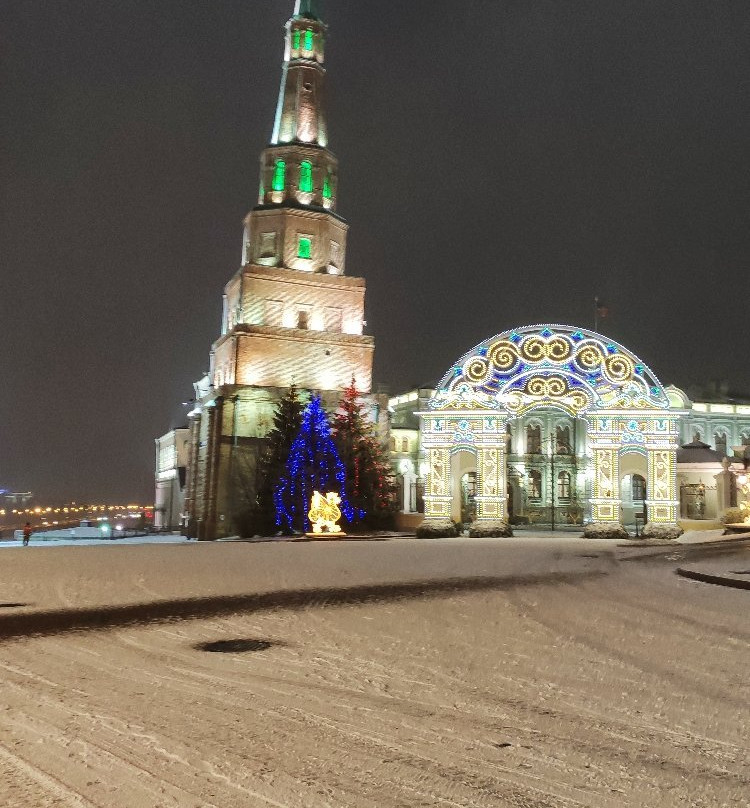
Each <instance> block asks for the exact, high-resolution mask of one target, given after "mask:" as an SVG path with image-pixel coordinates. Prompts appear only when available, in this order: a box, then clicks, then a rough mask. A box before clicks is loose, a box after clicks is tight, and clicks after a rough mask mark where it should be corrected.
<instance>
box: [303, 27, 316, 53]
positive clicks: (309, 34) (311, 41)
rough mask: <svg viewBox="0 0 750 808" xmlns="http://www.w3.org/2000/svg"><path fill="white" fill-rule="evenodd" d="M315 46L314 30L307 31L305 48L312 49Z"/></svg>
mask: <svg viewBox="0 0 750 808" xmlns="http://www.w3.org/2000/svg"><path fill="white" fill-rule="evenodd" d="M313 47H314V38H313V32H312V31H305V50H306V51H311V50H313Z"/></svg>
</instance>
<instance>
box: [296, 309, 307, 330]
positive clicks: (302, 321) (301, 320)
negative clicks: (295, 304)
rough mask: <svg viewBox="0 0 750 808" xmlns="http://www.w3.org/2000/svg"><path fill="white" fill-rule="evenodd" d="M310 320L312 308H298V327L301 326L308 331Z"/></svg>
mask: <svg viewBox="0 0 750 808" xmlns="http://www.w3.org/2000/svg"><path fill="white" fill-rule="evenodd" d="M309 321H310V310H309V309H298V310H297V328H300V329H302V330H303V331H306V330H307V327H308V323H309Z"/></svg>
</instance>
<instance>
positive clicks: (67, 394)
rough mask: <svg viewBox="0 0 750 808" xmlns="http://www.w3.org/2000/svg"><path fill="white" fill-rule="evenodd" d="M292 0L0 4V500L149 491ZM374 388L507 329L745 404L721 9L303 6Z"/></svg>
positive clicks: (440, 365)
mask: <svg viewBox="0 0 750 808" xmlns="http://www.w3.org/2000/svg"><path fill="white" fill-rule="evenodd" d="M292 7H293V0H200V1H199V0H190V1H189V2H185V0H158V2H155V0H117V1H116V2H115V1H114V0H54V2H51V1H50V0H4V2H3V4H2V15H1V16H2V21H1V26H0V49H1V53H2V65H1V74H0V82H1V83H0V155H1V157H0V160H2V163H1V166H2V177H1V180H2V182H1V187H2V191H1V192H0V193H1V194H2V195H1V196H0V206H1V209H0V266H1V267H2V282H3V284H2V288H3V294H2V309H1V310H0V327H2V335H3V348H4V350H3V351H2V390H1V391H0V424H2V427H0V487H2V486H5V487H11V488H15V489H17V490H21V489H31V490H33V491H34V492H35V493H37V494H39V495H40V496H42V497H44V498H63V497H73V498H78V499H80V500H85V499H89V500H92V499H102V500H121V499H127V500H133V499H140V500H142V501H145V500H152V499H153V465H154V459H153V454H154V444H153V439H154V437H156V436H157V435H160V434H163V433H164V432H166V431H167V430H168V429H169V428H170V427H173V426H178V425H181V424H183V423H184V422H185V420H186V419H185V413H186V411H187V408H186V407H184V406H182V404H181V402H183V401H186V400H187V399H189V398H190V397H191V395H192V382H193V381H194V380H195V379H197V378H198V377H199V376H200V375H201V374H202V372H204V371H205V370H206V369H207V367H208V352H209V348H210V344H211V342H212V340H214V339H215V338H216V337H217V336H218V333H219V327H220V315H221V294H222V289H223V286H224V284H225V282H226V281H227V280H228V279H229V277H230V276H231V275H232V273H233V272H234V271H235V270H236V269H237V268H238V266H239V260H240V252H241V242H242V220H243V218H244V216H245V215H246V213H247V212H248V211H249V210H250V208H251V207H252V206H253V204H254V203H255V200H256V195H257V188H258V158H259V155H260V151H261V149H263V147H264V146H265V145H266V144H267V142H268V139H269V137H270V134H271V128H272V123H273V114H274V109H275V102H276V97H277V92H278V85H279V79H280V72H281V63H282V58H283V50H282V47H283V28H282V26H283V24H284V22H285V21H286V20H287V18H288V17H289V16H290V13H291V11H292ZM325 10H326V14H325V16H326V21H327V22H328V23H329V25H330V26H331V31H330V39H329V48H328V60H327V67H328V70H329V73H328V91H329V102H328V108H329V126H330V133H331V147H332V149H333V150H334V152H336V154H337V155H338V157H339V159H340V163H341V170H340V196H339V211H340V213H341V214H342V215H343V216H345V217H346V218H347V219H348V221H349V222H350V224H351V228H352V229H351V232H350V237H349V250H348V274H350V275H361V276H363V277H365V278H366V279H367V284H368V291H367V320H368V328H367V331H368V332H369V333H371V334H374V336H375V339H376V353H375V379H376V382H378V383H381V384H384V385H387V386H388V388H389V390H390V391H391V392H392V393H398V392H402V391H403V390H404V389H406V388H408V387H409V386H414V385H429V384H434V383H435V382H436V381H437V379H439V377H440V376H442V374H443V373H444V372H445V370H446V369H447V368H448V367H449V366H450V365H451V364H452V363H453V362H454V361H455V360H456V359H457V358H458V357H459V356H460V355H462V354H463V353H464V352H466V351H467V350H468V349H469V348H471V347H472V346H473V345H475V344H476V343H478V342H480V341H481V340H483V339H485V338H487V337H489V336H491V335H493V334H496V333H498V332H500V331H503V330H505V329H507V328H512V327H514V326H522V325H527V324H532V323H538V322H562V323H570V324H574V325H579V326H584V327H589V328H591V327H592V326H593V308H594V306H593V298H594V295H596V294H598V295H599V296H600V297H601V298H602V299H604V300H605V301H606V303H607V305H608V306H609V308H610V310H611V317H610V318H609V319H607V320H605V321H604V322H603V323H602V324H601V326H600V330H601V331H603V332H604V333H606V334H607V335H608V336H610V337H612V338H613V339H616V340H618V341H620V342H622V343H623V344H625V345H626V346H627V347H629V348H630V349H632V350H633V351H635V353H637V354H638V355H639V356H640V357H641V359H642V360H643V361H645V362H646V363H648V364H649V365H651V367H652V368H653V369H654V370H655V372H656V373H657V375H658V376H659V377H660V378H661V380H662V381H663V382H664V383H665V384H667V383H675V384H678V385H681V386H687V385H690V384H693V383H696V382H701V381H704V380H707V379H727V380H729V381H730V382H731V385H732V388H733V389H734V390H736V391H737V392H738V393H741V394H745V395H747V394H748V392H749V391H750V368H749V367H748V362H747V356H748V336H747V322H748V306H749V305H750V296H749V295H748V290H749V288H750V284H749V283H748V280H747V269H746V268H747V263H748V257H749V256H750V221H748V219H749V216H748V213H749V209H750V151H749V150H748V143H750V79H749V77H750V49H749V48H748V42H750V3H748V2H747V0H736V1H732V0H720V1H719V2H717V0H706V1H705V2H699V1H698V0H675V2H667V1H666V0H628V1H627V2H622V0H575V2H561V0H470V1H469V2H456V0H451V2H448V0H429V2H428V0H409V2H395V1H394V0H390V2H376V0H367V1H365V0H348V2H344V0H328V2H327V3H326V4H325Z"/></svg>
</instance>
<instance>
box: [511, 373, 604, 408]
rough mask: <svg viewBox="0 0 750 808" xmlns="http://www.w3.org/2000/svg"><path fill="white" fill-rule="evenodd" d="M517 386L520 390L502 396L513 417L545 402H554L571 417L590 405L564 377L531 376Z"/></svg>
mask: <svg viewBox="0 0 750 808" xmlns="http://www.w3.org/2000/svg"><path fill="white" fill-rule="evenodd" d="M518 385H519V388H520V389H518V388H517V389H515V390H511V391H510V392H508V393H506V394H505V396H504V402H505V407H506V409H507V410H508V412H511V413H513V415H522V414H523V413H525V412H527V411H528V410H530V409H532V408H533V407H535V406H538V405H539V404H540V403H544V402H546V401H554V402H555V403H556V404H558V405H560V406H561V407H562V408H563V409H565V410H567V412H569V413H570V414H571V415H578V414H580V413H581V412H583V411H584V410H586V409H588V407H589V406H590V404H591V401H590V399H589V397H588V396H587V395H586V393H584V392H583V390H577V389H574V388H572V387H571V386H570V385H569V384H568V380H567V379H566V378H565V377H564V376H532V377H531V378H530V379H526V381H525V382H524V381H523V380H521V381H519V382H518ZM521 385H523V386H521Z"/></svg>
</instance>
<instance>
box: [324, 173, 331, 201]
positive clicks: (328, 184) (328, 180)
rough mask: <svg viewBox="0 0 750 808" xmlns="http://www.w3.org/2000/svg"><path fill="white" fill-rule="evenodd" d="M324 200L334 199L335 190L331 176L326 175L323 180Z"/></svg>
mask: <svg viewBox="0 0 750 808" xmlns="http://www.w3.org/2000/svg"><path fill="white" fill-rule="evenodd" d="M323 199H333V189H332V188H331V174H330V172H329V173H328V174H326V178H325V179H324V180H323Z"/></svg>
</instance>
